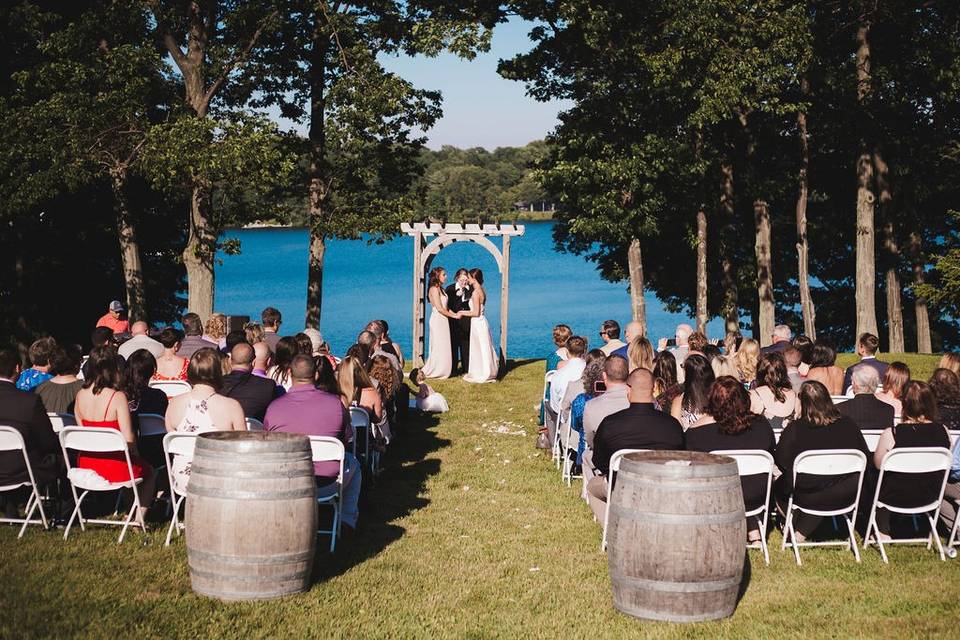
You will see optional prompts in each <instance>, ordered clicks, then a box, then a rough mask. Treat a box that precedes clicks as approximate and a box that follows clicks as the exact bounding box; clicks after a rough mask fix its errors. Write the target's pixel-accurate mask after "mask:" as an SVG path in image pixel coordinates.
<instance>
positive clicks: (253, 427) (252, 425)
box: [246, 418, 263, 431]
mask: <svg viewBox="0 0 960 640" xmlns="http://www.w3.org/2000/svg"><path fill="white" fill-rule="evenodd" d="M246 421H247V431H263V423H262V422H260V421H259V420H257V419H256V418H247V419H246Z"/></svg>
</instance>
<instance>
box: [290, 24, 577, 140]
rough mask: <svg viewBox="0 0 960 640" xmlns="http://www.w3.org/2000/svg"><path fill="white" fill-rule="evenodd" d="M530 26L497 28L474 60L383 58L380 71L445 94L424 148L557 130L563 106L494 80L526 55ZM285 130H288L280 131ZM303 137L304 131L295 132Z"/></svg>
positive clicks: (533, 137)
mask: <svg viewBox="0 0 960 640" xmlns="http://www.w3.org/2000/svg"><path fill="white" fill-rule="evenodd" d="M532 26H533V23H531V22H527V21H525V20H520V19H519V18H513V19H511V20H510V21H508V22H506V23H504V24H501V25H498V26H497V27H496V29H494V32H493V41H492V43H491V46H490V51H488V52H486V53H482V54H480V55H478V56H477V57H476V58H474V59H473V60H462V59H460V58H458V57H456V56H454V55H449V54H444V55H440V56H438V57H436V58H427V57H424V56H413V57H411V56H400V57H392V58H384V59H383V64H384V66H385V67H386V68H387V69H389V70H390V71H393V72H394V73H397V74H398V75H400V76H401V77H403V78H405V79H407V80H409V81H410V82H411V83H413V85H414V86H415V87H418V88H421V89H433V90H439V91H440V92H441V93H442V94H443V117H442V118H441V119H440V120H439V121H438V122H437V123H436V124H435V125H434V126H433V128H432V129H430V130H429V131H427V133H426V135H427V138H428V143H427V146H429V147H430V148H431V149H439V148H440V147H441V146H443V145H445V144H449V145H453V146H456V147H461V148H466V147H486V148H487V149H491V150H492V149H495V148H496V147H505V146H522V145H525V144H527V143H528V142H530V141H531V140H539V139H541V138H543V137H544V136H545V135H546V134H547V133H549V132H550V131H551V130H553V128H554V127H555V126H556V124H557V113H558V112H559V111H561V110H562V109H564V108H566V106H567V105H566V103H565V102H564V101H552V102H548V103H543V102H537V101H536V100H534V99H533V98H531V97H529V96H527V95H526V92H525V90H524V85H523V83H521V82H515V81H513V80H505V79H503V78H501V77H500V76H499V75H498V74H497V63H498V62H499V60H500V59H501V58H510V57H513V56H514V55H515V54H517V53H520V52H526V51H529V50H530V48H531V47H532V43H531V41H530V39H529V37H528V36H527V34H528V33H529V31H530V28H531V27H532ZM284 128H287V127H284ZM296 128H297V129H298V130H302V133H304V134H305V133H306V127H296Z"/></svg>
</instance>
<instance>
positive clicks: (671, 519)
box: [609, 504, 746, 525]
mask: <svg viewBox="0 0 960 640" xmlns="http://www.w3.org/2000/svg"><path fill="white" fill-rule="evenodd" d="M609 509H610V512H611V515H615V516H617V517H618V518H623V519H625V520H648V521H650V522H651V523H657V524H676V525H698V524H730V523H732V522H739V521H741V520H743V519H744V518H745V517H746V516H745V515H744V513H743V511H742V510H741V511H728V512H726V513H695V514H680V513H653V512H650V511H637V510H636V509H630V508H628V507H623V506H620V505H618V504H612V505H610V507H609Z"/></svg>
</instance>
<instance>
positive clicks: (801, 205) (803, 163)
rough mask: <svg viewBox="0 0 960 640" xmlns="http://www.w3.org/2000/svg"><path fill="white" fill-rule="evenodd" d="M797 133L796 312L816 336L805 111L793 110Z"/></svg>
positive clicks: (804, 84) (811, 335)
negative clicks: (798, 158)
mask: <svg viewBox="0 0 960 640" xmlns="http://www.w3.org/2000/svg"><path fill="white" fill-rule="evenodd" d="M800 87H801V90H802V91H803V93H804V95H806V94H808V93H809V91H810V84H809V81H808V80H807V78H806V76H804V77H803V78H802V80H801V81H800ZM797 132H798V134H799V138H800V172H799V174H798V176H797V178H798V179H797V183H798V187H797V208H796V211H797V274H798V276H797V284H798V286H799V289H800V312H801V314H802V315H803V333H804V335H806V336H807V337H809V338H810V339H811V340H816V339H817V314H816V309H815V308H814V306H813V297H812V296H811V295H810V273H809V265H810V250H809V245H808V244H807V199H808V197H809V192H810V185H809V180H810V178H809V169H810V138H809V134H808V133H807V114H806V112H805V111H800V112H799V113H797Z"/></svg>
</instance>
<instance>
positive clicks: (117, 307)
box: [110, 300, 123, 312]
mask: <svg viewBox="0 0 960 640" xmlns="http://www.w3.org/2000/svg"><path fill="white" fill-rule="evenodd" d="M110 311H118V312H119V311H123V303H122V302H120V301H119V300H113V301H112V302H110Z"/></svg>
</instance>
